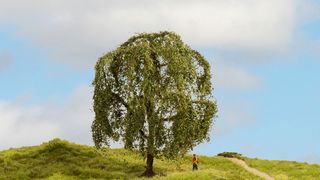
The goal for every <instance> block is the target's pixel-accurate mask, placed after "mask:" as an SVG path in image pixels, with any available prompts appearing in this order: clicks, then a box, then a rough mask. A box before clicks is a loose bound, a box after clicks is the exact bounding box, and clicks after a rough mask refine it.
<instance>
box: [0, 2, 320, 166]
mask: <svg viewBox="0 0 320 180" xmlns="http://www.w3.org/2000/svg"><path fill="white" fill-rule="evenodd" d="M0 4H1V6H0V150H4V149H8V148H12V147H21V146H30V145H37V144H40V143H42V142H45V141H49V140H51V139H53V138H55V137H58V138H61V139H66V140H69V141H73V142H76V143H81V144H89V145H92V144H93V142H92V138H91V131H90V130H91V127H90V126H91V123H92V121H93V119H94V112H93V110H92V90H93V87H92V85H91V82H92V80H93V78H94V65H95V63H96V61H97V59H98V58H99V57H101V56H102V55H103V54H105V53H107V52H108V51H111V50H113V49H115V48H117V47H118V46H119V45H120V44H121V43H123V42H124V41H126V40H127V39H128V38H129V37H131V36H132V35H135V34H137V33H141V32H159V31H164V30H166V31H174V32H176V33H178V34H179V35H181V38H182V40H183V41H184V42H186V43H187V44H188V45H190V46H191V47H192V48H193V49H196V50H197V51H199V52H200V53H201V54H203V55H204V56H205V58H206V59H207V60H208V61H209V62H210V65H211V72H212V77H213V79H212V83H213V85H214V91H213V95H214V97H215V99H216V101H217V104H218V108H219V112H218V117H217V118H216V119H215V123H214V125H213V126H212V128H211V131H210V137H211V140H210V142H204V143H203V144H200V145H199V146H197V147H195V148H194V149H193V151H192V152H193V153H197V154H205V155H215V154H217V153H220V152H224V151H235V152H239V153H241V154H243V155H245V156H248V157H258V158H261V159H283V160H293V161H300V162H308V163H320V144H319V143H317V142H318V140H319V139H320V129H319V128H320V114H319V109H318V108H319V103H320V95H319V92H320V78H319V77H320V71H319V69H320V1H317V0H268V1H264V0H223V1H221V0H197V1H196V0H175V1H172V0H163V1H154V0H136V1H130V0H123V1H116V0H109V1H105V0H95V1H88V0H69V1H63V0H47V1H37V0H29V1H22V0H21V1H19V0H0ZM116 146H118V145H114V147H116Z"/></svg>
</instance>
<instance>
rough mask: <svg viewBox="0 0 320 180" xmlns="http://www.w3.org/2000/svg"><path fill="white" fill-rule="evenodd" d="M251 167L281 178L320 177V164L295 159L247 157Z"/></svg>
mask: <svg viewBox="0 0 320 180" xmlns="http://www.w3.org/2000/svg"><path fill="white" fill-rule="evenodd" d="M245 161H246V162H247V164H248V165H249V166H251V167H254V168H257V169H259V170H261V171H264V172H266V173H268V174H269V175H271V176H272V177H274V178H275V179H281V180H287V179H288V180H289V179H290V180H291V179H296V180H316V179H319V177H320V165H318V164H307V163H300V162H294V161H269V160H259V159H251V158H245Z"/></svg>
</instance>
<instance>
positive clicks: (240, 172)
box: [0, 139, 320, 180]
mask: <svg viewBox="0 0 320 180" xmlns="http://www.w3.org/2000/svg"><path fill="white" fill-rule="evenodd" d="M200 160H201V164H200V170H199V171H197V172H192V171H191V168H192V167H191V164H190V161H191V156H190V155H187V156H185V157H184V158H183V159H181V161H180V163H178V162H177V161H169V160H161V159H156V160H155V164H154V167H155V172H157V173H159V174H161V176H156V177H154V178H153V179H220V180H222V179H236V180H238V179H260V178H259V177H256V176H254V175H252V174H250V173H248V172H247V171H246V170H244V169H243V168H241V167H239V166H237V165H235V164H233V163H232V162H231V161H229V160H227V159H225V158H223V157H208V156H200ZM246 161H247V162H248V163H250V165H252V166H253V167H256V168H257V169H260V170H262V171H265V172H267V173H270V175H272V176H274V177H279V178H282V179H286V178H289V179H294V178H297V179H303V178H304V177H305V179H307V178H309V179H310V177H320V174H319V172H320V166H318V165H307V164H303V163H295V162H286V163H284V164H281V163H278V161H262V160H256V159H246ZM280 162H281V161H280ZM297 164H298V165H297ZM144 165H145V163H144V159H143V157H141V156H140V155H139V153H135V152H131V151H127V150H124V149H103V150H97V149H95V148H94V147H91V146H85V145H78V144H74V143H70V142H67V141H62V140H59V139H54V140H52V141H50V142H48V143H44V144H42V145H40V146H33V147H23V148H18V149H9V150H6V151H1V152H0V179H1V180H2V179H26V180H27V179H47V180H53V179H62V180H63V179H66V180H69V179H144V178H140V177H139V175H140V174H141V173H142V172H143V171H144ZM296 168H298V169H297V170H296ZM293 171H295V172H300V173H292V172H293ZM308 173H310V174H308ZM298 176H300V177H299V178H298ZM291 177H292V178H291Z"/></svg>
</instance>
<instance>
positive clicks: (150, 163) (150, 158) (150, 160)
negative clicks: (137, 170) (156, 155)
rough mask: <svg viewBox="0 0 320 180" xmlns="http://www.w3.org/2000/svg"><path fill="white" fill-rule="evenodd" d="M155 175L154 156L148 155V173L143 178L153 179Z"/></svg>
mask: <svg viewBox="0 0 320 180" xmlns="http://www.w3.org/2000/svg"><path fill="white" fill-rule="evenodd" d="M154 175H156V174H155V173H154V172H153V155H152V154H148V155H147V165H146V171H144V173H143V174H142V176H147V177H152V176H154Z"/></svg>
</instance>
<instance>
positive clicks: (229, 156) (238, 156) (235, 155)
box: [217, 152, 244, 160]
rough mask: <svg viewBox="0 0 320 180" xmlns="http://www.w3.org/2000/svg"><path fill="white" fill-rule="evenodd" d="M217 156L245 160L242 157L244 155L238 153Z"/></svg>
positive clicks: (225, 153) (224, 153)
mask: <svg viewBox="0 0 320 180" xmlns="http://www.w3.org/2000/svg"><path fill="white" fill-rule="evenodd" d="M217 156H222V157H227V158H237V159H241V160H244V158H243V157H242V154H239V153H236V152H223V153H219V154H217Z"/></svg>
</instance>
